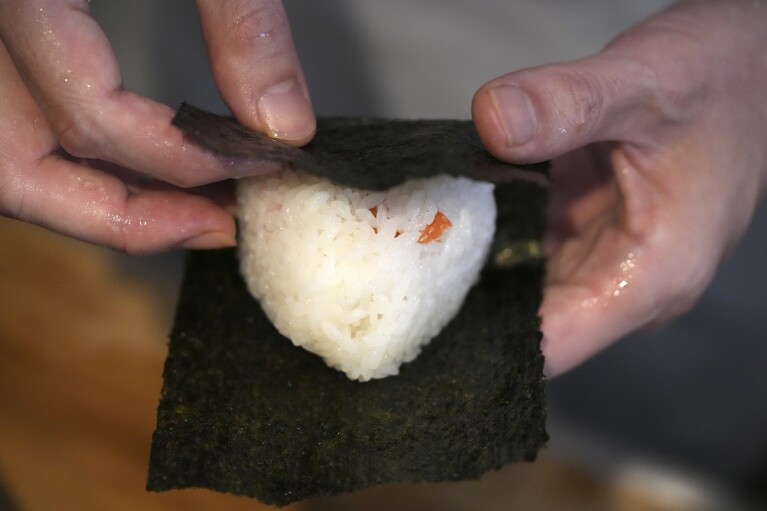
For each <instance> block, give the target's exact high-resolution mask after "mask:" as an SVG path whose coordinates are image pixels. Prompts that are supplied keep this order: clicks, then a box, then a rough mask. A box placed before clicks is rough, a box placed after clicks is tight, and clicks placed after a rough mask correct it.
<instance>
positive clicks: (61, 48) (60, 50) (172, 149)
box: [0, 0, 261, 186]
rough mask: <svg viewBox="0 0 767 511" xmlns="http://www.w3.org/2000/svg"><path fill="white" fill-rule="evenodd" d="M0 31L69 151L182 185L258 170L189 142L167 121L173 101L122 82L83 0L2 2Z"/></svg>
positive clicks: (24, 78) (111, 56)
mask: <svg viewBox="0 0 767 511" xmlns="http://www.w3.org/2000/svg"><path fill="white" fill-rule="evenodd" d="M0 37H2V40H3V42H4V43H5V44H6V47H7V49H8V52H9V54H10V55H11V58H12V60H13V62H14V65H15V66H16V68H17V70H18V71H19V73H20V75H21V77H22V79H23V80H24V82H25V84H26V85H27V87H28V88H29V90H30V92H31V93H32V95H33V96H34V98H35V100H36V102H37V104H38V105H39V107H40V109H41V110H42V111H43V113H44V114H45V117H46V119H47V121H48V123H49V125H50V126H51V129H52V130H53V131H54V133H55V134H56V136H57V138H58V140H59V142H60V144H61V146H62V147H63V148H64V149H65V150H66V151H67V152H69V153H70V154H72V155H74V156H79V157H85V158H93V159H100V160H105V161H109V162H111V163H115V164H118V165H120V166H123V167H126V168H130V169H133V170H137V171H140V172H143V173H145V174H148V175H151V176H154V177H156V178H159V179H162V180H163V181H167V182H169V183H173V184H176V185H179V186H195V185H201V184H206V183H210V182H213V181H219V180H222V179H226V178H230V177H237V176H240V175H246V174H253V173H258V171H259V170H261V169H259V168H257V167H256V166H254V164H253V162H251V161H248V162H232V161H223V160H222V159H221V158H219V157H217V156H215V155H213V154H211V153H208V152H206V151H204V150H202V149H200V148H198V147H196V146H194V145H193V144H190V143H189V142H187V141H186V140H185V139H184V137H183V135H182V134H181V132H180V131H179V130H177V129H176V128H175V127H173V126H171V119H172V118H173V115H174V112H173V110H172V109H171V108H169V107H167V106H165V105H162V104H159V103H156V102H154V101H151V100H149V99H147V98H144V97H141V96H138V95H136V94H133V93H131V92H128V91H125V90H123V89H122V88H121V76H120V71H119V68H118V65H117V62H116V59H115V56H114V54H113V52H112V49H111V47H110V45H109V42H108V40H107V38H106V36H105V35H104V33H103V31H102V30H101V28H100V27H99V26H98V24H97V23H96V22H95V20H94V19H93V18H92V17H91V16H90V11H89V5H88V2H87V1H85V0H68V1H60V0H58V1H57V0H8V1H4V2H0Z"/></svg>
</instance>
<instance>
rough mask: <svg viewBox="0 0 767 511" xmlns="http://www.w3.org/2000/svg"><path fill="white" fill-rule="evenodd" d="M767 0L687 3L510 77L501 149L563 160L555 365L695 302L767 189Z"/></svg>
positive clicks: (484, 110)
mask: <svg viewBox="0 0 767 511" xmlns="http://www.w3.org/2000/svg"><path fill="white" fill-rule="evenodd" d="M765 84H767V2H764V1H752V0H749V1H745V0H744V1H737V0H730V1H726V0H710V1H697V2H682V3H680V4H677V5H675V6H673V7H672V8H670V9H668V10H666V11H664V12H662V13H660V14H658V15H656V16H654V17H652V18H650V19H648V20H647V21H645V22H643V23H641V24H639V25H638V26H636V27H634V28H632V29H631V30H629V31H628V32H626V33H624V34H623V35H621V36H620V37H618V38H617V39H616V40H615V41H613V42H612V43H611V44H609V45H608V46H607V47H606V48H605V49H604V51H602V52H600V53H599V54H597V55H594V56H592V57H589V58H584V59H582V60H578V61H575V62H566V63H562V64H555V65H549V66H544V67H540V68H534V69H526V70H522V71H518V72H514V73H510V74H508V75H505V76H502V77H499V78H496V79H495V80H492V81H491V82H489V83H487V84H485V85H484V86H483V87H481V88H480V89H479V90H478V91H477V93H476V95H475V97H474V101H473V105H472V107H473V108H472V112H473V117H474V120H475V123H476V125H477V129H478V130H479V133H480V136H481V137H482V140H483V141H484V143H485V145H486V146H487V148H488V149H489V150H490V151H491V152H492V153H493V154H494V155H496V156H497V157H499V158H501V159H504V160H507V161H510V162H517V163H519V162H532V161H539V160H546V159H550V158H554V166H553V181H554V186H553V190H552V196H551V204H550V211H549V230H548V234H547V239H546V248H547V254H548V277H547V283H546V289H545V297H544V303H543V306H542V308H541V314H542V317H543V332H544V340H543V351H544V354H545V355H546V359H547V371H548V372H549V374H558V373H561V372H563V371H566V370H568V369H569V368H571V367H573V366H574V365H576V364H578V363H580V362H581V361H583V360H584V359H586V358H587V357H589V356H591V355H593V354H594V353H595V352H597V351H598V350H600V349H602V348H603V347H605V346H607V345H608V344H610V343H611V342H613V341H615V340H616V339H618V338H619V337H621V336H623V335H625V334H627V333H629V332H631V331H634V330H636V329H640V328H642V327H645V326H648V325H654V324H658V323H663V322H665V321H668V320H669V319H671V318H673V317H674V316H676V315H679V314H681V313H683V312H684V311H686V310H688V309H689V308H690V307H691V306H692V305H693V304H694V303H695V302H696V301H697V299H698V298H699V296H700V295H701V294H702V293H703V291H704V290H705V288H706V286H707V285H708V283H709V282H710V280H711V278H712V276H713V274H714V272H715V271H716V269H717V267H718V265H719V263H720V262H721V261H722V258H723V257H724V256H725V255H726V254H727V252H728V251H729V250H730V249H731V248H732V247H733V245H734V244H735V243H736V242H737V241H738V240H739V239H740V237H741V235H742V233H743V232H744V230H745V229H746V227H747V225H748V223H749V221H750V219H751V217H752V214H753V212H754V210H755V208H756V206H757V205H758V203H759V202H760V200H761V199H762V198H763V197H764V195H765V189H766V188H767V86H766V85H765Z"/></svg>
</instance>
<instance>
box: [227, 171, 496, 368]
mask: <svg viewBox="0 0 767 511" xmlns="http://www.w3.org/2000/svg"><path fill="white" fill-rule="evenodd" d="M237 199H238V209H239V221H240V234H239V236H240V241H239V256H240V265H241V271H242V274H243V276H244V278H245V281H246V283H247V285H248V288H249V290H250V292H251V293H252V294H253V296H255V297H256V298H257V299H258V300H259V301H260V303H261V306H262V308H263V310H264V312H265V313H266V315H267V317H268V318H269V319H270V320H271V321H272V323H273V324H274V326H275V327H276V328H277V330H278V331H279V332H280V333H281V334H282V335H284V336H285V337H287V338H289V339H290V340H291V341H292V342H293V343H294V344H295V345H297V346H301V347H303V348H305V349H307V350H309V351H311V352H313V353H315V354H317V355H319V356H320V357H322V358H323V359H324V360H325V362H326V363H327V364H328V365H329V366H331V367H334V368H336V369H338V370H340V371H343V372H344V373H346V375H347V376H348V377H349V378H351V379H356V380H360V381H366V380H369V379H371V378H382V377H386V376H390V375H395V374H397V372H398V370H399V367H400V365H401V364H403V363H405V362H409V361H411V360H413V359H414V358H415V357H416V356H417V355H418V354H419V352H420V351H421V348H422V347H423V346H424V345H426V344H427V343H428V342H429V341H430V340H431V339H433V338H434V337H435V336H436V335H437V334H438V333H439V332H440V330H442V328H444V327H445V325H446V324H447V323H448V322H449V321H450V319H451V318H452V317H453V316H454V315H455V314H456V313H457V312H458V310H459V309H460V307H461V305H462V303H463V301H464V299H465V297H466V294H467V293H468V291H469V289H470V288H471V286H472V285H473V284H474V283H475V282H476V281H477V279H478V278H479V274H480V271H481V269H482V266H483V265H484V262H485V259H486V258H487V255H488V252H489V250H490V245H491V243H492V239H493V235H494V230H495V216H496V208H495V200H494V197H493V185H492V184H490V183H485V182H478V181H473V180H470V179H467V178H464V177H449V176H438V177H433V178H429V179H417V180H413V181H409V182H406V183H404V184H401V185H399V186H396V187H394V188H391V189H389V190H387V191H382V192H378V191H368V190H359V189H354V188H349V187H345V186H341V185H337V184H334V183H332V182H330V181H327V180H323V179H320V178H318V177H315V176H312V175H310V174H307V173H304V172H301V171H296V170H292V169H290V170H285V171H282V172H280V173H278V174H271V175H265V176H255V177H249V178H245V179H241V180H240V181H239V183H238V187H237Z"/></svg>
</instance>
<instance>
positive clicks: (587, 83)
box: [559, 72, 605, 133]
mask: <svg viewBox="0 0 767 511" xmlns="http://www.w3.org/2000/svg"><path fill="white" fill-rule="evenodd" d="M559 90H561V91H562V97H561V98H560V100H561V104H560V111H561V112H562V114H563V115H564V117H565V121H566V123H567V124H568V125H569V127H570V128H571V129H573V130H575V132H576V133H584V132H587V131H590V130H593V129H595V128H596V127H597V126H598V125H599V121H600V119H601V117H602V113H603V110H604V103H605V101H604V100H605V98H604V94H603V92H602V89H601V88H600V84H599V81H598V80H597V79H596V78H595V77H594V76H591V75H590V74H586V73H583V72H576V73H565V74H562V75H560V83H559Z"/></svg>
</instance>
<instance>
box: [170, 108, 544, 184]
mask: <svg viewBox="0 0 767 511" xmlns="http://www.w3.org/2000/svg"><path fill="white" fill-rule="evenodd" d="M173 124H174V125H176V126H177V127H179V128H180V129H181V130H182V131H183V132H184V133H185V134H186V135H187V136H189V137H190V138H191V139H193V140H194V141H195V142H196V143H198V144H200V145H202V146H204V147H207V148H208V149H211V150H213V151H215V152H217V153H218V154H220V155H221V156H225V157H227V158H232V159H242V160H252V161H253V162H254V163H259V162H278V163H284V164H288V165H293V166H296V167H300V168H301V169H303V170H305V171H307V172H310V173H312V174H315V175H318V176H320V177H325V178H328V179H332V180H333V181H335V182H337V183H341V184H344V185H347V186H353V187H356V188H364V189H375V190H381V189H386V188H391V187H392V186H396V185H398V184H400V183H402V182H404V181H406V180H408V179H413V178H422V177H431V176H436V175H438V174H450V175H455V176H461V175H462V176H466V177H471V178H475V179H483V180H486V181H493V182H495V181H506V180H508V179H509V177H514V178H517V177H520V174H526V175H527V177H528V178H530V179H536V178H540V177H541V176H542V175H543V174H545V172H546V170H547V169H548V163H539V164H534V165H512V164H509V163H504V162H501V161H499V160H497V159H495V158H494V157H493V156H491V155H490V153H488V152H487V151H486V150H485V148H484V147H483V146H482V143H481V142H480V140H479V137H478V135H477V132H476V130H475V129H474V124H473V123H472V122H471V121H457V120H392V119H379V118H359V117H332V118H324V119H322V118H321V119H319V120H318V124H317V135H316V136H315V137H314V139H313V140H312V142H311V143H309V144H308V145H306V146H304V147H303V148H301V149H297V148H295V147H291V146H289V145H286V144H283V143H281V142H278V141H276V140H273V139H271V138H269V137H266V136H264V135H260V134H258V133H255V132H253V131H250V130H248V129H246V128H245V127H243V126H242V125H240V124H238V123H237V122H235V121H233V120H232V119H231V118H228V117H222V116H219V115H216V114H212V113H210V112H206V111H204V110H200V109H198V108H196V107H194V106H192V105H189V104H187V103H184V104H182V105H181V107H180V108H179V110H178V112H177V113H176V117H175V118H174V119H173ZM522 177H524V176H522Z"/></svg>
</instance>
